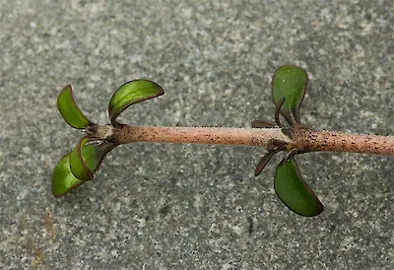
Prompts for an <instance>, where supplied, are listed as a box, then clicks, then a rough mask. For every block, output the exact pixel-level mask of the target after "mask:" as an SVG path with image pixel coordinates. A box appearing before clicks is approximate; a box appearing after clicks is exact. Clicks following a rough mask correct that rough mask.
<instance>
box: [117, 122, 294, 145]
mask: <svg viewBox="0 0 394 270" xmlns="http://www.w3.org/2000/svg"><path fill="white" fill-rule="evenodd" d="M111 140H112V141H113V142H114V143H117V144H127V143H133V142H158V143H193V144H229V145H246V146H262V147H267V146H268V144H269V143H270V141H271V140H277V141H282V142H286V143H289V142H290V138H289V137H288V136H287V135H285V134H284V133H283V132H282V128H216V127H152V126H128V125H123V126H122V127H121V128H120V129H114V130H113V134H112V136H111Z"/></svg>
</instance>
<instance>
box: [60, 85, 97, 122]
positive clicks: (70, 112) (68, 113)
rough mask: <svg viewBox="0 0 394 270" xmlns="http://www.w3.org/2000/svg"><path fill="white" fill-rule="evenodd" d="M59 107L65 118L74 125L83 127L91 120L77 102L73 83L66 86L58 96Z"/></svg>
mask: <svg viewBox="0 0 394 270" xmlns="http://www.w3.org/2000/svg"><path fill="white" fill-rule="evenodd" d="M57 107H58V109H59V111H60V113H61V114H62V116H63V118H64V120H65V121H66V122H67V123H68V124H69V125H70V126H72V127H74V128H78V129H82V128H85V127H86V126H88V125H89V124H90V123H91V122H90V121H89V119H87V118H86V116H85V115H84V114H83V113H82V112H81V110H80V109H79V108H78V105H77V103H75V100H74V97H73V93H72V88H71V85H68V86H66V87H65V88H64V89H63V90H62V91H61V92H60V94H59V96H58V97H57Z"/></svg>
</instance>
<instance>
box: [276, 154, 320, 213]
mask: <svg viewBox="0 0 394 270" xmlns="http://www.w3.org/2000/svg"><path fill="white" fill-rule="evenodd" d="M274 181H275V182H274V186H275V191H276V194H277V195H278V197H279V198H280V200H281V201H282V202H283V203H284V204H285V205H286V206H287V207H288V208H289V209H290V210H292V211H293V212H295V213H297V214H299V215H301V216H305V217H313V216H317V215H319V214H320V213H321V212H322V211H323V210H324V206H323V204H322V203H321V202H320V201H319V199H318V198H317V197H316V195H315V193H313V191H312V189H311V188H310V187H309V186H308V185H307V184H306V183H305V181H304V179H303V178H302V176H301V174H300V171H299V169H298V166H297V163H296V161H295V160H294V159H293V158H289V159H287V158H285V159H283V160H282V161H281V163H279V165H278V167H277V168H276V173H275V180H274Z"/></svg>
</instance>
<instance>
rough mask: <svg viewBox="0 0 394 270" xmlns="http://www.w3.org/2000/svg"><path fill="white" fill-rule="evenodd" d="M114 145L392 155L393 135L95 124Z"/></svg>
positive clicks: (95, 133) (100, 136)
mask: <svg viewBox="0 0 394 270" xmlns="http://www.w3.org/2000/svg"><path fill="white" fill-rule="evenodd" d="M89 136H90V137H91V138H94V139H101V140H106V141H110V142H113V143H115V144H128V143H134V142H156V143H187V144H226V145H244V146H260V147H264V148H269V149H270V148H271V150H272V147H274V148H275V147H277V146H280V147H283V145H287V146H286V147H285V149H286V150H287V151H291V150H292V149H298V150H299V151H300V152H314V151H326V152H352V153H365V154H377V155H388V156H394V136H377V135H364V134H349V133H343V132H337V131H325V130H315V129H309V128H305V127H303V126H301V125H299V124H295V125H294V126H293V127H291V128H282V127H277V128H221V127H155V126H129V125H120V127H119V128H113V127H112V126H96V127H95V129H94V130H93V131H91V132H90V135H89Z"/></svg>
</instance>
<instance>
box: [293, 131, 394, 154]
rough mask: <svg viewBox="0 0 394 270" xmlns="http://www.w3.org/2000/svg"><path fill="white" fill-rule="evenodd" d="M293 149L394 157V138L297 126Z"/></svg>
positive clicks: (294, 133) (294, 132)
mask: <svg viewBox="0 0 394 270" xmlns="http://www.w3.org/2000/svg"><path fill="white" fill-rule="evenodd" d="M291 145H292V148H298V149H300V150H303V151H306V152H313V151H328V152H352V153H364V154H376V155H388V156H394V137H393V136H377V135H364V134H349V133H343V132H336V131H325V130H314V129H309V128H305V127H302V126H295V127H294V128H293V132H292V143H291Z"/></svg>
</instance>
